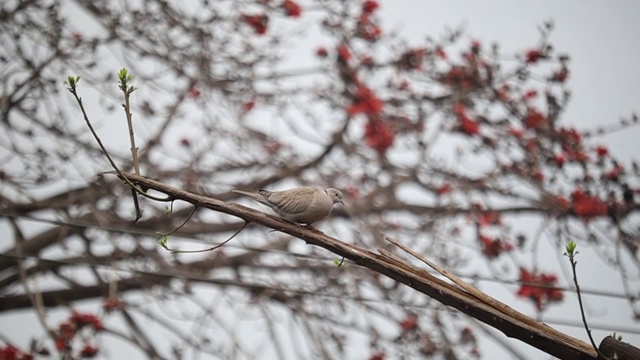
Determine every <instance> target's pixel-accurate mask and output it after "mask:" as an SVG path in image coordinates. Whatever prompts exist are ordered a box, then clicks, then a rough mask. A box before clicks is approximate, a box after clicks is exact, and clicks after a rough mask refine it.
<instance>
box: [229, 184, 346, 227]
mask: <svg viewBox="0 0 640 360" xmlns="http://www.w3.org/2000/svg"><path fill="white" fill-rule="evenodd" d="M233 192H234V193H236V194H240V195H244V196H247V197H250V198H252V199H253V200H256V201H257V202H259V203H261V204H263V205H266V206H268V207H270V208H271V209H272V210H273V211H274V212H275V213H276V214H278V215H280V216H281V217H282V218H284V219H286V220H289V221H292V222H296V223H303V224H306V225H311V224H313V223H314V222H317V221H320V220H322V219H324V218H326V217H327V216H329V214H331V210H332V209H333V205H334V204H337V203H340V204H342V205H344V202H342V193H341V192H340V190H337V189H334V188H328V189H322V188H315V187H299V188H295V189H290V190H284V191H267V190H258V193H257V194H256V193H252V192H247V191H242V190H233Z"/></svg>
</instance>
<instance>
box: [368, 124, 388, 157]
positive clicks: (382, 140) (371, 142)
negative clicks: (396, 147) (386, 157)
mask: <svg viewBox="0 0 640 360" xmlns="http://www.w3.org/2000/svg"><path fill="white" fill-rule="evenodd" d="M364 137H365V139H366V142H367V146H369V147H370V148H372V149H374V150H377V151H378V152H379V153H380V154H384V153H385V152H386V151H387V149H388V148H389V147H391V145H393V139H394V137H395V134H394V133H393V131H392V130H391V128H390V127H389V125H387V123H386V122H384V121H382V120H379V119H375V118H372V119H369V121H368V122H367V124H366V125H365V130H364Z"/></svg>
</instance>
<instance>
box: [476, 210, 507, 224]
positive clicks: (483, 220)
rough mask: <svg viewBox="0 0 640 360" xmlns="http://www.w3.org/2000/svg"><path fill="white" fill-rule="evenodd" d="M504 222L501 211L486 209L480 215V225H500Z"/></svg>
mask: <svg viewBox="0 0 640 360" xmlns="http://www.w3.org/2000/svg"><path fill="white" fill-rule="evenodd" d="M501 223H502V222H501V220H500V213H498V212H496V211H485V212H483V213H482V214H481V215H480V218H479V219H478V225H480V227H483V226H488V225H500V224H501Z"/></svg>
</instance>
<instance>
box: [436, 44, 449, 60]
mask: <svg viewBox="0 0 640 360" xmlns="http://www.w3.org/2000/svg"><path fill="white" fill-rule="evenodd" d="M436 55H438V57H439V58H440V59H443V60H446V59H447V53H446V52H445V51H444V49H443V48H442V47H440V46H438V47H437V48H436Z"/></svg>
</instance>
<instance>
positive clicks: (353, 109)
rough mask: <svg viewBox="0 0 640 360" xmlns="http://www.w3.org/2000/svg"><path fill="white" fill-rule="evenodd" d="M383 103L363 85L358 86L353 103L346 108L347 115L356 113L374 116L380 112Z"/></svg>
mask: <svg viewBox="0 0 640 360" xmlns="http://www.w3.org/2000/svg"><path fill="white" fill-rule="evenodd" d="M383 106H384V103H383V102H382V100H380V99H378V97H377V96H376V93H375V92H373V90H371V89H369V88H368V87H367V86H365V85H363V84H358V89H357V91H356V94H355V96H354V102H353V103H352V104H351V105H349V106H347V113H348V114H349V115H356V114H358V113H363V114H369V115H375V114H378V113H380V112H381V111H382V107H383Z"/></svg>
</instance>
